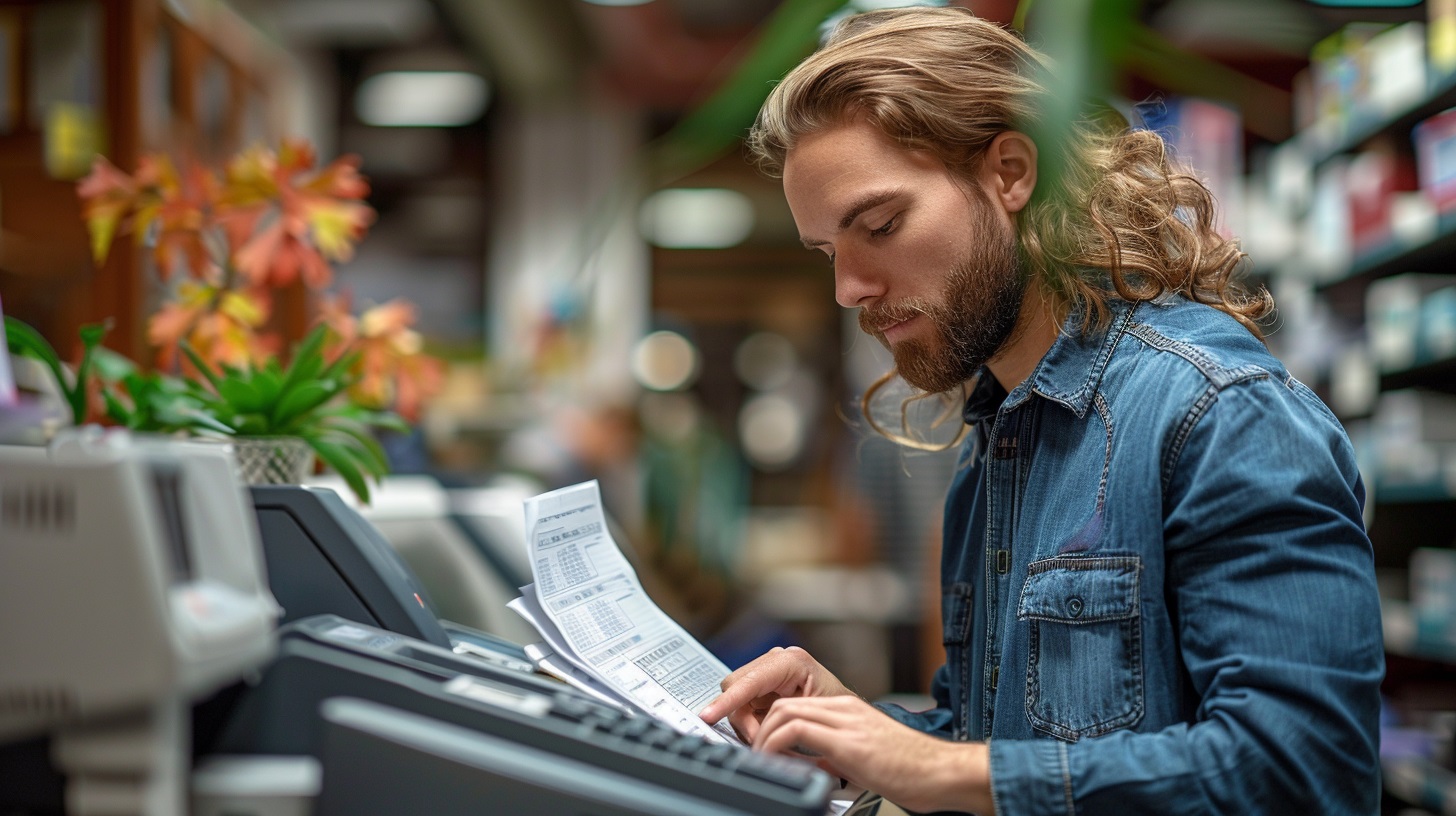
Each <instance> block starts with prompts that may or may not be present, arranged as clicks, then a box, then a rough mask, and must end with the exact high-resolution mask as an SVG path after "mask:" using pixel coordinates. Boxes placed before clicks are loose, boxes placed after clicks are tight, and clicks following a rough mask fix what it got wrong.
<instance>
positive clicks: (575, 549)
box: [510, 481, 742, 745]
mask: <svg viewBox="0 0 1456 816" xmlns="http://www.w3.org/2000/svg"><path fill="white" fill-rule="evenodd" d="M525 511H526V530H527V537H528V546H529V548H530V555H531V572H532V575H533V576H534V577H535V579H536V580H535V583H534V584H530V585H527V586H524V587H521V597H520V598H517V599H516V600H514V601H512V602H511V604H510V607H511V609H513V610H515V611H516V613H517V614H519V615H521V616H522V617H523V618H525V619H526V620H527V621H528V622H530V623H531V624H532V625H534V626H535V627H536V630H537V631H538V632H540V633H541V636H542V637H543V638H545V641H546V643H545V645H544V646H541V647H539V648H538V649H537V654H540V655H542V656H543V657H545V658H547V659H546V660H545V662H546V663H553V662H554V663H557V665H556V666H554V668H556V670H557V671H556V672H552V673H556V674H558V676H563V675H568V676H570V677H569V679H567V678H566V677H563V679H567V682H569V683H572V684H573V685H576V686H577V687H578V688H584V690H586V689H588V688H589V692H588V693H591V694H592V695H593V696H595V697H598V698H599V699H600V698H601V697H602V696H603V695H604V694H605V695H615V696H616V697H617V698H618V701H619V702H620V703H621V704H622V705H623V706H625V707H628V708H631V709H634V710H636V711H639V712H641V713H645V714H647V715H649V716H652V717H654V718H656V719H658V720H661V721H662V722H665V723H667V724H668V725H671V726H672V727H673V728H675V729H677V730H678V731H680V732H682V733H684V734H696V735H698V736H700V737H704V738H706V739H709V740H713V741H716V742H727V743H733V744H738V745H741V744H742V741H741V740H739V739H738V736H737V734H735V733H734V731H733V728H732V726H730V725H729V724H728V722H727V720H723V721H721V722H719V723H717V724H716V725H713V726H710V725H708V724H707V723H705V722H703V720H702V719H701V718H700V717H699V716H698V714H697V712H699V711H701V710H702V709H703V707H704V706H706V705H707V704H708V703H709V702H711V701H712V700H713V698H715V697H717V696H718V693H719V686H718V683H719V681H721V680H722V679H723V678H724V677H726V676H727V675H728V667H727V666H725V665H723V662H722V661H720V660H718V658H716V657H714V656H713V654H712V653H711V652H709V651H708V650H707V649H706V648H704V647H703V645H702V644H701V643H699V642H698V641H697V639H696V638H694V637H693V636H692V635H690V634H688V633H687V631H686V630H684V629H683V628H682V627H681V626H679V625H678V624H677V622H676V621H674V620H673V619H672V618H670V617H668V616H667V615H666V614H665V613H664V612H663V611H662V610H661V609H659V608H658V606H657V604H655V603H653V602H652V599H651V598H649V597H647V593H646V592H644V591H643V589H642V584H641V582H640V581H638V579H637V573H636V571H635V570H633V569H632V565H631V564H629V563H628V562H627V559H626V557H624V556H623V555H622V551H621V550H620V549H618V548H617V543H616V542H615V541H613V540H612V537H611V534H610V533H608V532H607V525H606V517H605V515H604V514H603V512H602V501H601V493H600V491H599V489H598V487H597V483H596V482H595V481H592V482H586V483H584V484H579V485H575V486H573V487H566V488H562V489H561V490H556V491H552V492H550V493H545V494H543V495H540V496H537V497H535V498H533V499H528V500H527V501H526V502H525ZM541 662H542V661H541V660H539V659H538V664H539V663H541ZM563 665H568V666H574V667H575V668H577V669H580V670H581V673H582V674H584V675H586V677H585V678H583V677H581V676H579V675H577V673H576V672H568V671H565V670H564V669H563V668H562V666H563ZM544 670H546V671H548V672H551V669H544ZM588 680H595V681H597V682H596V683H592V684H588V683H587V681H588Z"/></svg>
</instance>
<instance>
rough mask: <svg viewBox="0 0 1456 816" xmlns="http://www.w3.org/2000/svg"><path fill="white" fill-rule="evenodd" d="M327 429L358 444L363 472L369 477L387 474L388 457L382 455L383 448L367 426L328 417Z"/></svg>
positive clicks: (337, 417)
mask: <svg viewBox="0 0 1456 816" xmlns="http://www.w3.org/2000/svg"><path fill="white" fill-rule="evenodd" d="M327 423H328V424H327V426H326V427H327V429H328V430H330V431H335V432H337V433H342V434H346V435H348V436H349V437H350V438H351V439H353V440H354V441H355V442H357V443H358V445H359V447H360V449H361V450H362V451H363V453H364V454H365V458H364V461H363V462H362V464H363V466H364V470H365V471H367V472H368V473H369V474H370V475H371V476H383V475H385V474H387V473H389V457H387V456H385V454H384V446H383V445H380V444H379V440H378V439H375V438H374V435H373V434H371V433H370V432H369V428H368V426H366V425H365V424H364V423H362V422H358V421H355V420H352V419H348V418H347V417H339V416H335V417H330V418H329V419H328V421H327Z"/></svg>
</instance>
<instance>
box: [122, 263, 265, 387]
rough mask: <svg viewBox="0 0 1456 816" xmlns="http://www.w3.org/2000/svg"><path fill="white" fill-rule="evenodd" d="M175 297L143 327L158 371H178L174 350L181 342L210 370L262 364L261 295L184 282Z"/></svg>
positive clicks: (176, 355)
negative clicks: (154, 350)
mask: <svg viewBox="0 0 1456 816" xmlns="http://www.w3.org/2000/svg"><path fill="white" fill-rule="evenodd" d="M177 295H178V299H177V300H176V301H175V302H172V303H167V304H164V305H163V306H162V308H161V309H160V310H158V311H157V313H156V314H155V315H152V319H151V320H150V321H149V322H148V323H147V340H148V342H150V343H151V344H152V345H154V346H157V347H158V352H157V364H158V365H159V366H161V367H162V368H164V369H172V368H174V367H175V366H176V365H177V363H178V357H179V355H178V344H179V343H180V342H181V341H182V340H183V339H184V338H186V340H187V342H188V343H190V344H191V345H192V347H193V349H194V350H196V351H197V353H198V355H199V356H201V357H202V359H204V360H206V361H207V362H209V363H211V364H212V365H214V366H217V365H221V364H224V363H225V364H228V365H240V364H242V363H245V362H250V361H254V360H259V359H262V358H263V356H264V354H265V353H266V351H265V349H266V346H265V345H264V344H263V343H262V342H261V340H260V338H259V337H258V336H257V329H258V327H260V326H262V325H263V323H265V322H266V321H267V319H268V300H267V297H266V296H265V295H264V294H263V293H262V292H258V291H242V292H240V291H235V290H219V289H218V287H217V286H215V285H213V284H210V283H193V282H191V281H186V282H184V283H182V284H181V285H180V286H178V287H177Z"/></svg>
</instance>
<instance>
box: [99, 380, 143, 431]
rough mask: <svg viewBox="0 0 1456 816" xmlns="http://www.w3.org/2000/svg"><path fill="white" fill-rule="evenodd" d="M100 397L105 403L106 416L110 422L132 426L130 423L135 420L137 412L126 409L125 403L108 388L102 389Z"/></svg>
mask: <svg viewBox="0 0 1456 816" xmlns="http://www.w3.org/2000/svg"><path fill="white" fill-rule="evenodd" d="M101 399H102V400H103V401H104V402H105V403H106V416H107V418H109V419H110V420H111V421H112V422H115V423H116V424H118V425H124V426H126V427H128V428H133V427H134V426H133V425H132V423H133V422H135V421H136V419H137V413H136V412H135V411H131V410H128V409H127V407H126V404H125V403H123V402H122V401H121V400H120V399H119V398H118V397H117V396H116V395H115V394H113V393H111V392H110V391H109V390H106V389H102V391H101Z"/></svg>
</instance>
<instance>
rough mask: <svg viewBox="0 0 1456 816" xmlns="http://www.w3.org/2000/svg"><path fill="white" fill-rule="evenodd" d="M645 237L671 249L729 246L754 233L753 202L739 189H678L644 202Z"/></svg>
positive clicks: (642, 224) (641, 218) (641, 223)
mask: <svg viewBox="0 0 1456 816" xmlns="http://www.w3.org/2000/svg"><path fill="white" fill-rule="evenodd" d="M638 225H639V227H640V228H641V230H642V237H643V238H646V239H647V240H648V241H650V242H652V243H653V244H656V245H657V246H660V247H666V248H668V249H725V248H727V247H731V246H737V245H738V244H741V243H743V239H745V238H747V237H748V234H749V233H751V232H753V202H751V201H749V200H748V196H746V195H744V194H742V193H740V192H738V191H737V190H724V189H721V188H686V187H680V188H674V189H670V190H659V191H657V192H656V193H653V194H652V195H650V196H648V197H647V200H646V201H644V202H642V210H641V212H640V213H639V219H638Z"/></svg>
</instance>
